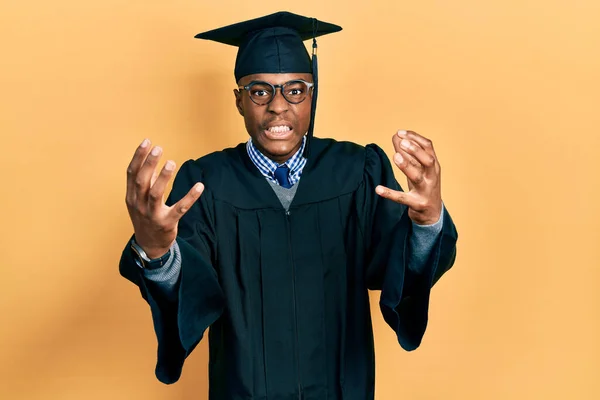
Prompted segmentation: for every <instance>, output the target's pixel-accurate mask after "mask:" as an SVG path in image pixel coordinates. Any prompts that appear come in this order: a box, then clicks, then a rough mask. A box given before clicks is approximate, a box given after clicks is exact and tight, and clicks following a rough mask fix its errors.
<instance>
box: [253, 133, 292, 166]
mask: <svg viewBox="0 0 600 400" xmlns="http://www.w3.org/2000/svg"><path fill="white" fill-rule="evenodd" d="M301 141H302V138H293V139H289V140H270V139H267V138H265V137H262V138H261V140H259V141H258V144H259V145H260V147H261V148H262V152H263V153H264V154H265V156H271V157H276V158H286V157H291V156H293V155H294V153H295V152H296V151H297V148H298V147H299V144H300V142H301ZM276 161H278V162H280V161H281V160H276ZM283 161H286V160H283Z"/></svg>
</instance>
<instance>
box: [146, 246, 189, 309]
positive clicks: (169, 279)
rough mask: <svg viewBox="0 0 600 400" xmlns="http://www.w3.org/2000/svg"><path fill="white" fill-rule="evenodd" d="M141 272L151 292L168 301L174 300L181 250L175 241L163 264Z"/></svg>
mask: <svg viewBox="0 0 600 400" xmlns="http://www.w3.org/2000/svg"><path fill="white" fill-rule="evenodd" d="M142 273H143V276H144V279H145V280H146V282H147V283H148V285H149V286H150V288H151V290H152V292H154V293H155V294H158V295H160V297H163V298H165V299H167V300H168V301H169V302H176V301H177V289H178V287H179V285H178V283H179V277H180V275H181V251H180V250H179V245H178V244H177V241H175V242H173V245H172V246H171V255H170V257H169V259H168V260H167V261H166V263H165V265H163V266H162V267H160V268H157V269H143V272H142Z"/></svg>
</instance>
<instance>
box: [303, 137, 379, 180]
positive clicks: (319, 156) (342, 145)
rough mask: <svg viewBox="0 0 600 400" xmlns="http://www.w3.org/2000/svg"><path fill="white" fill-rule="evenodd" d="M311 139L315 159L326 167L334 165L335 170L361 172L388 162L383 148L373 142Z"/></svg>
mask: <svg viewBox="0 0 600 400" xmlns="http://www.w3.org/2000/svg"><path fill="white" fill-rule="evenodd" d="M313 140H314V143H313V148H314V157H315V159H316V161H317V162H318V163H320V164H324V165H325V166H326V167H333V166H335V169H336V170H337V171H342V172H345V173H360V174H362V173H363V172H364V171H365V170H366V169H369V168H370V167H372V166H374V165H376V164H379V163H384V164H386V163H388V164H389V160H388V158H387V155H386V154H385V152H384V151H383V149H382V148H381V147H379V146H378V145H376V144H374V143H371V144H368V145H366V146H363V145H360V144H357V143H354V142H349V141H337V140H335V139H321V138H314V139H313Z"/></svg>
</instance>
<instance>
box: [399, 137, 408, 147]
mask: <svg viewBox="0 0 600 400" xmlns="http://www.w3.org/2000/svg"><path fill="white" fill-rule="evenodd" d="M400 144H401V145H402V147H406V148H407V149H408V148H409V147H410V142H409V141H408V140H406V139H403V140H402V141H401V142H400Z"/></svg>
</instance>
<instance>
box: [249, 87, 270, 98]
mask: <svg viewBox="0 0 600 400" xmlns="http://www.w3.org/2000/svg"><path fill="white" fill-rule="evenodd" d="M250 94H251V95H252V96H254V97H264V96H268V95H269V92H267V91H266V90H264V89H258V90H252V91H251V92H250Z"/></svg>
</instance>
